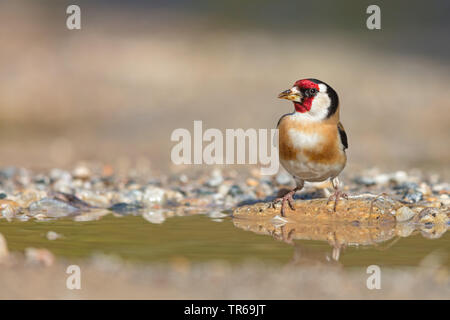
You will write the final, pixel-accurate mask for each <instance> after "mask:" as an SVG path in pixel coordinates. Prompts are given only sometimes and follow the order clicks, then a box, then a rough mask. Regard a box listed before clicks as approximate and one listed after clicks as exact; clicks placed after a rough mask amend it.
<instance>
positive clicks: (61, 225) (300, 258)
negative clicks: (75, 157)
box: [0, 215, 450, 267]
mask: <svg viewBox="0 0 450 320" xmlns="http://www.w3.org/2000/svg"><path fill="white" fill-rule="evenodd" d="M244 225H245V223H244ZM322 227H323V228H325V227H326V226H321V228H322ZM255 228H256V229H255ZM302 228H303V229H302V230H306V234H307V233H308V232H310V231H311V230H312V228H311V227H310V226H307V225H303V227H302ZM330 228H331V230H335V234H339V232H342V230H341V229H336V226H334V227H333V226H331V227H330ZM333 228H334V229H333ZM351 228H352V231H351V232H357V233H358V232H359V233H361V234H364V233H365V232H367V230H366V229H363V228H360V229H358V228H359V227H358V226H352V227H351ZM292 230H294V231H292ZM299 230H300V228H299V226H295V225H294V226H292V225H289V224H286V225H285V226H283V227H276V226H273V228H272V230H270V228H265V227H264V226H261V225H258V224H253V226H252V225H250V226H249V225H248V222H247V223H246V225H245V226H244V227H243V221H242V220H240V219H234V221H233V220H232V219H231V218H225V219H223V220H222V222H217V221H214V220H212V219H211V218H208V217H206V216H203V215H196V216H185V217H173V218H170V219H167V220H166V221H165V222H164V223H162V224H153V223H149V222H147V221H146V220H144V219H143V218H142V217H141V216H124V217H114V216H112V215H107V216H105V217H103V218H102V219H100V220H97V221H87V222H78V221H73V220H71V219H58V220H51V221H31V220H30V221H26V222H23V221H11V222H7V221H5V220H2V221H0V233H2V234H3V235H4V237H5V238H6V240H7V243H8V247H9V249H10V250H11V251H24V250H25V248H28V247H34V248H47V249H49V250H50V251H51V252H52V253H53V254H55V255H56V256H59V257H64V258H76V259H78V258H89V257H91V256H92V255H93V254H96V253H105V254H113V255H116V256H119V257H121V258H123V259H125V260H129V261H140V262H163V263H170V262H171V261H173V260H174V259H180V258H181V259H187V260H189V261H191V262H200V261H215V260H222V261H227V262H230V263H239V262H245V261H248V260H253V261H255V260H256V261H260V262H263V263H275V264H280V265H285V264H291V263H295V264H329V263H332V264H336V263H337V264H340V265H342V266H344V267H357V266H368V265H371V264H377V265H380V266H392V267H395V266H417V265H418V264H419V263H420V262H421V261H422V260H423V259H424V258H425V257H426V256H428V255H429V254H431V253H434V254H436V255H438V256H440V257H441V258H442V263H443V264H445V265H447V266H450V261H449V257H448V252H450V235H448V234H447V233H444V234H443V235H442V236H440V237H439V238H438V239H427V238H425V237H424V236H423V235H422V234H421V233H420V232H418V231H416V232H413V233H412V235H411V236H408V237H405V238H399V237H396V236H391V235H390V234H389V232H390V231H389V230H392V228H388V229H386V230H381V231H380V230H375V229H374V230H369V234H371V235H373V236H374V238H376V239H373V240H374V241H373V244H375V245H373V244H371V242H368V243H367V242H366V243H365V245H359V246H353V244H352V243H349V244H347V245H344V246H340V248H339V250H338V252H337V251H336V248H333V246H331V245H330V239H326V237H325V239H322V238H321V237H316V238H314V237H305V232H303V233H301V232H300V231H299ZM308 230H309V231H308ZM49 231H53V232H56V233H58V234H61V235H62V237H61V238H58V239H56V240H48V239H47V232H49ZM283 232H284V233H285V234H286V233H287V234H289V233H290V234H291V239H289V240H288V241H286V238H284V236H285V235H283ZM299 232H300V233H299ZM326 232H327V234H329V233H330V230H329V229H328V231H326ZM319 233H320V232H319ZM316 234H317V232H316ZM331 234H333V232H332V233H331ZM380 234H381V235H383V236H379V235H380ZM377 235H378V237H377ZM306 239H313V240H306ZM336 260H337V261H336Z"/></svg>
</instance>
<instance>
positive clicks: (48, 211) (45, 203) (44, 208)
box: [28, 198, 79, 218]
mask: <svg viewBox="0 0 450 320" xmlns="http://www.w3.org/2000/svg"><path fill="white" fill-rule="evenodd" d="M28 210H29V213H30V214H31V215H32V216H35V215H37V214H44V215H45V216H47V217H51V218H60V217H67V216H70V215H73V214H75V213H78V212H79V209H78V208H76V207H74V206H71V205H69V204H67V203H65V202H62V201H59V200H56V199H51V198H44V199H42V200H39V201H36V202H33V203H32V204H31V205H30V207H29V208H28Z"/></svg>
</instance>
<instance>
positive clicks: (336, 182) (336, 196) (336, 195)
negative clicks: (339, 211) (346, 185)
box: [327, 177, 348, 212]
mask: <svg viewBox="0 0 450 320" xmlns="http://www.w3.org/2000/svg"><path fill="white" fill-rule="evenodd" d="M331 184H332V185H333V189H334V193H333V194H332V195H331V196H330V197H329V198H328V201H327V204H328V203H330V201H331V200H333V199H334V207H333V211H334V212H336V207H337V203H338V201H339V198H344V199H346V200H348V195H347V194H346V193H344V192H342V191H341V190H339V179H338V178H337V177H335V178H333V179H331Z"/></svg>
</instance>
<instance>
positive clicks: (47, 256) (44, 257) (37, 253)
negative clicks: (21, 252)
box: [25, 248, 55, 267]
mask: <svg viewBox="0 0 450 320" xmlns="http://www.w3.org/2000/svg"><path fill="white" fill-rule="evenodd" d="M25 259H26V262H27V263H28V264H31V265H44V266H46V267H50V266H51V265H53V263H54V262H55V256H54V255H53V253H51V252H50V251H49V250H47V249H37V248H26V249H25Z"/></svg>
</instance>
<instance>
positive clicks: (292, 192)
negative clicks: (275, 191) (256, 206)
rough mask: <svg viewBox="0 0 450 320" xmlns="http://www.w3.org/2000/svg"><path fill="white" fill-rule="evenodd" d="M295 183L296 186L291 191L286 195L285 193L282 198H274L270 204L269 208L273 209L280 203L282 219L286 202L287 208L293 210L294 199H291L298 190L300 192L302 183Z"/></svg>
mask: <svg viewBox="0 0 450 320" xmlns="http://www.w3.org/2000/svg"><path fill="white" fill-rule="evenodd" d="M296 182H297V186H296V187H295V188H294V189H292V190H291V191H289V192H288V193H286V194H285V195H284V196H282V197H279V198H276V199H275V200H274V201H273V202H272V203H271V206H272V207H273V208H275V204H276V203H277V202H280V201H281V216H282V217H284V212H285V210H284V209H285V207H286V202H287V203H288V204H289V207H290V208H291V210H295V208H294V204H293V203H294V199H293V196H294V194H295V193H296V192H297V191H299V190H301V189H302V188H303V181H298V180H296Z"/></svg>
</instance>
